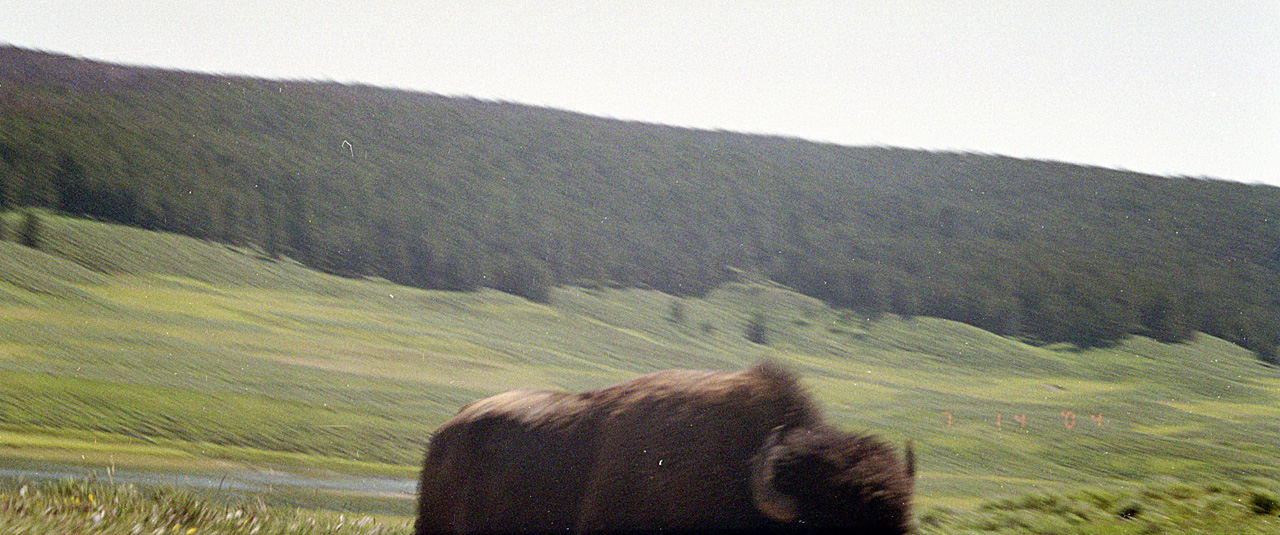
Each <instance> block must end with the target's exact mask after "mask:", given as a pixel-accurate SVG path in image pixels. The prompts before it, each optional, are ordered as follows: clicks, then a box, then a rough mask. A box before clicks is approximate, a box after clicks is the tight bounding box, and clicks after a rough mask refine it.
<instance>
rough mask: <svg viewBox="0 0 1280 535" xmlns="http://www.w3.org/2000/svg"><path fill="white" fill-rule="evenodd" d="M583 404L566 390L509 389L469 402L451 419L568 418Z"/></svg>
mask: <svg viewBox="0 0 1280 535" xmlns="http://www.w3.org/2000/svg"><path fill="white" fill-rule="evenodd" d="M582 405H583V404H582V402H581V399H580V396H579V395H577V394H570V393H568V392H555V391H549V390H528V389H522V390H512V391H510V392H503V393H501V394H497V395H494V396H490V397H487V398H484V399H481V400H478V401H473V402H471V403H468V404H467V405H466V406H464V407H463V408H462V410H460V411H458V414H457V415H456V416H454V417H453V420H455V421H477V420H486V419H504V420H510V421H516V422H522V423H540V422H544V421H546V420H548V419H553V418H571V417H573V416H574V415H576V414H577V413H578V412H580V411H581V410H582V408H583V406H582Z"/></svg>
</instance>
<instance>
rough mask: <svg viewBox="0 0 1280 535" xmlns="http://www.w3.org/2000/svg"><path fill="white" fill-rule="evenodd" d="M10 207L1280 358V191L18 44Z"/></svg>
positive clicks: (483, 271)
mask: <svg viewBox="0 0 1280 535" xmlns="http://www.w3.org/2000/svg"><path fill="white" fill-rule="evenodd" d="M0 199H2V200H3V203H4V204H6V205H9V206H42V207H47V208H53V209H57V210H62V211H66V212H72V213H80V214H88V215H92V216H95V217H99V218H104V219H109V220H113V221H119V222H123V223H127V224H130V225H135V226H140V227H144V228H155V229H163V230H169V231H174V232H180V233H183V234H187V235H190V236H195V237H199V238H205V239H214V240H219V241H224V242H227V243H231V244H235V245H243V246H252V247H255V248H257V249H258V250H260V251H262V252H263V253H264V254H266V255H267V256H273V257H274V256H277V255H279V254H281V253H283V254H287V255H289V256H291V257H293V258H297V259H298V260H299V261H301V262H302V263H304V264H306V265H309V266H313V267H318V268H320V269H324V270H327V271H330V272H333V273H340V274H347V275H359V274H369V275H376V276H379V277H383V278H386V279H389V280H392V281H395V282H398V283H401V284H408V285H413V286H418V287H426V288H444V289H467V288H476V287H482V286H483V287H490V288H497V289H502V290H505V291H509V292H515V293H518V294H520V295H524V296H528V297H532V298H535V299H546V298H547V297H548V289H549V288H550V287H552V286H555V285H558V284H564V283H583V282H585V281H595V282H608V283H617V284H621V285H623V286H631V287H636V286H639V287H653V288H657V289H660V290H663V291H666V292H671V293H677V294H686V295H700V294H702V293H703V292H705V291H707V290H709V289H711V288H714V287H715V286H716V285H718V284H720V283H722V282H724V281H726V280H729V279H730V278H731V277H730V275H729V274H728V273H727V272H726V270H725V269H724V268H725V266H734V267H737V268H741V269H746V270H748V271H755V272H759V273H762V274H764V275H766V276H768V277H770V278H772V279H774V280H779V281H782V282H784V283H786V284H788V285H790V286H791V287H793V288H796V289H797V290H799V291H801V292H803V293H805V294H807V295H810V296H814V297H818V298H820V299H823V300H824V301H827V302H829V303H833V304H837V305H840V306H850V307H858V308H861V309H864V310H867V311H869V312H871V313H880V312H891V313H895V314H900V315H930V316H936V317H943V318H948V319H952V320H956V321H962V322H965V323H968V324H971V325H975V326H979V327H982V328H984V329H986V330H989V331H993V332H997V333H1001V334H1023V335H1027V336H1029V337H1032V338H1035V339H1038V340H1042V341H1046V342H1058V341H1066V342H1070V343H1073V344H1076V345H1079V346H1082V347H1094V346H1107V345H1109V344H1112V343H1115V342H1116V341H1117V340H1120V339H1123V338H1124V337H1126V336H1128V335H1131V334H1142V335H1146V336H1151V337H1155V338H1157V339H1160V340H1164V341H1186V340H1188V339H1190V338H1191V336H1192V334H1193V332H1195V331H1200V332H1205V333H1209V334H1211V335H1213V336H1217V337H1221V338H1225V339H1228V340H1230V341H1232V342H1234V343H1237V344H1241V345H1243V346H1245V347H1247V348H1250V349H1252V350H1254V351H1255V352H1256V353H1257V354H1258V356H1260V357H1262V358H1264V359H1269V360H1274V359H1275V348H1276V346H1277V343H1280V334H1278V333H1277V328H1276V326H1277V325H1280V274H1278V273H1280V249H1278V248H1277V247H1276V243H1280V189H1276V188H1269V187H1257V186H1246V185H1241V184H1230V183H1225V182H1218V181H1211V180H1191V179H1171V178H1162V177H1155V176H1149V175H1142V174H1137V173H1130V172H1124V171H1117V170H1109V169H1101V168H1095V167H1083V166H1077V165H1070V164H1065V163H1058V162H1044V161H1028V160H1017V159H1012V158H1004V157H998V156H989V155H979V154H948V153H930V152H923V151H912V150H902V149H889V148H867V147H842V146H835V145H825V144H817V143H810V142H806V141H802V140H796V139H785V138H776V137H761V136H748V135H740V134H732V133H727V132H707V131H697V130H688V129H679V128H671V127H664V126H658V125H649V124H640V123H628V122H621V121H615V120H608V119H602V118H597V117H589V116H584V115H580V114H574V113H568V112H563V111H558V110H551V109H544V108H535V107H529V106H521V105H517V104H510V103H498V102H484V101H477V100H471V99H460V98H447V97H442V96H438V95H431V94H422V93H410V92H405V91H394V90H386V89H379V88H373V87H364V86H343V85H338V84H332V83H317V82H298V81H280V80H263V79H253V78H245V77H234V76H212V75H204V74H195V73H186V72H174V71H164V70H156V69H145V68H137V67H128V66H121V65H112V64H107V63H99V62H93V61H87V60H81V59H74V58H69V57H65V56H57V55H52V54H44V53H39V52H33V51H28V50H21V49H16V48H12V47H7V48H0Z"/></svg>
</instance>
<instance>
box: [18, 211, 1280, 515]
mask: <svg viewBox="0 0 1280 535" xmlns="http://www.w3.org/2000/svg"><path fill="white" fill-rule="evenodd" d="M6 217H7V224H6V225H5V227H6V228H8V229H10V235H9V236H8V240H7V241H0V467H4V466H5V463H18V462H19V461H21V462H22V463H31V462H50V463H60V464H74V465H83V466H91V467H105V466H110V467H135V468H138V467H141V468H146V469H150V470H167V471H174V472H183V471H211V472H215V473H216V472H217V471H219V470H226V471H234V470H262V469H268V468H270V469H282V470H288V469H291V470H311V471H323V472H325V473H331V474H346V475H352V476H369V475H373V476H377V477H387V478H398V479H404V480H411V479H413V478H414V477H415V474H416V471H417V466H416V464H417V463H418V462H419V460H420V458H421V455H422V451H423V443H424V440H425V439H426V438H427V436H428V435H429V433H430V432H431V430H433V429H434V428H435V427H436V426H437V425H438V424H439V423H441V422H442V421H444V420H445V419H446V418H448V417H449V416H450V415H452V414H453V412H454V411H456V410H457V408H458V407H459V406H461V405H462V404H464V403H466V402H468V401H471V400H474V399H477V398H479V397H483V396H486V395H489V394H493V393H496V392H500V391H504V390H508V389H511V388H518V387H532V388H558V389H571V390H576V389H584V388H595V387H600V386H604V385H607V384H610V383H613V382H615V381H618V380H622V379H626V378H630V377H633V376H635V375H637V374H640V373H645V372H649V371H654V370H659V369H665V368H671V367H690V368H721V369H728V368H736V367H741V366H744V365H748V364H750V363H752V362H756V361H758V360H761V359H766V358H767V359H774V360H777V361H779V362H782V363H784V364H786V365H788V366H791V367H793V368H794V369H796V370H797V371H799V372H800V373H801V374H802V375H803V377H804V382H805V384H806V386H807V387H808V388H809V389H810V390H811V392H812V393H813V394H814V395H815V396H816V397H817V398H818V399H819V400H820V402H821V404H822V406H823V407H824V409H825V411H826V413H827V416H828V417H829V418H830V419H831V420H833V421H834V422H836V423H837V424H838V425H839V426H841V427H843V428H846V429H850V430H870V431H872V432H876V433H879V434H881V435H883V436H885V437H886V438H888V439H890V440H892V441H895V442H898V443H904V442H905V441H906V440H908V439H910V440H911V441H912V442H913V444H914V447H915V451H916V454H917V458H918V466H919V470H920V476H919V480H918V491H919V492H918V496H919V497H918V503H919V504H920V510H919V514H918V516H920V520H921V527H922V530H924V531H926V532H930V533H962V532H999V531H1002V530H1004V531H1007V532H1010V533H1025V532H1037V531H1036V530H1040V529H1041V528H1043V529H1044V531H1040V532H1045V533H1059V532H1062V533H1071V532H1074V531H1070V530H1069V529H1084V528H1080V527H1079V526H1081V525H1084V526H1092V527H1093V528H1097V529H1092V528H1089V529H1084V531H1081V532H1089V533H1139V532H1151V533H1155V532H1163V533H1177V532H1188V533H1191V532H1197V533H1198V532H1209V533H1216V532H1219V531H1215V530H1217V529H1223V530H1224V531H1221V532H1222V533H1228V532H1230V533H1239V532H1246V533H1247V532H1248V531H1229V530H1225V528H1219V527H1216V526H1218V524H1210V523H1202V524H1195V525H1192V524H1184V523H1181V522H1182V521H1181V519H1184V518H1185V519H1187V520H1188V521H1190V520H1191V519H1195V520H1196V521H1203V522H1209V521H1210V520H1207V519H1216V520H1213V521H1214V522H1219V521H1220V524H1221V525H1222V526H1236V527H1239V526H1245V527H1248V528H1249V529H1252V527H1253V526H1255V525H1256V526H1257V528H1258V530H1259V531H1256V532H1257V533H1264V532H1276V531H1266V530H1265V529H1263V528H1264V527H1267V526H1280V517H1278V516H1277V515H1280V510H1274V509H1271V508H1270V507H1269V506H1267V505H1266V503H1268V500H1270V499H1273V498H1274V497H1275V496H1276V495H1277V494H1276V493H1277V491H1276V489H1275V488H1274V487H1273V486H1268V485H1266V484H1264V483H1259V481H1262V482H1265V481H1268V480H1270V481H1275V480H1277V479H1280V468H1277V467H1280V371H1278V370H1276V369H1274V368H1268V367H1265V366H1263V365H1261V364H1260V363H1258V362H1257V361H1256V360H1255V359H1254V358H1253V357H1252V356H1251V354H1250V353H1249V352H1248V351H1245V350H1243V349H1241V348H1239V347H1237V346H1234V345H1231V344H1228V343H1226V342H1223V341H1221V340H1218V339H1215V338H1212V337H1208V336H1203V335H1201V336H1199V337H1198V338H1197V339H1196V340H1195V341H1194V342H1193V343H1191V344H1184V345H1166V344H1161V343H1158V342H1155V341H1153V340H1149V339H1145V338H1134V339H1132V340H1129V341H1127V342H1124V343H1122V344H1121V345H1119V346H1116V347H1113V348H1108V349H1098V350H1089V351H1077V350H1074V349H1073V348H1070V347H1060V346H1045V347H1035V346H1031V345H1027V344H1025V343H1023V342H1021V341H1019V340H1015V339H1011V338H1007V337H1001V336H996V335H994V334H991V333H988V332H985V331H981V330H979V329H976V328H973V327H969V326H966V325H963V324H960V323H955V322H950V321H944V320H938V319H933V318H923V317H920V318H911V319H904V318H900V317H896V316H886V317H883V318H875V319H871V318H866V317H864V316H862V315H859V314H857V313H855V312H853V311H848V310H836V309H832V308H829V307H827V306H826V305H824V304H822V303H821V302H818V301H816V300H813V299H810V298H807V297H804V296H800V295H798V294H795V293H793V292H790V291H787V290H786V289H785V288H782V287H778V286H773V285H768V284H748V283H740V284H729V285H725V286H723V287H721V288H719V289H716V290H714V291H713V292H711V293H710V294H708V295H706V296H705V297H703V298H677V297H673V296H670V295H666V294H662V293H659V292H656V291H647V290H638V289H626V290H618V289H608V288H560V289H555V290H553V292H552V294H551V300H550V302H549V303H547V304H538V303H533V302H529V301H526V300H524V299H522V298H519V297H515V296H511V295H507V294H503V293H500V292H496V291H492V290H484V291H478V292H473V293H451V292H439V291H426V290H417V289H412V288H405V287H401V286H396V285H393V284H390V283H388V282H386V281H380V280H351V279H343V278H338V277H333V276H328V275H323V274H319V273H317V272H314V271H310V270H307V269H305V268H302V267H301V266H299V265H297V264H295V263H292V262H290V261H288V260H287V259H280V260H270V259H266V258H263V257H262V255H261V254H259V253H258V252H256V251H253V250H249V249H240V248H235V247H229V246H225V245H221V244H213V243H208V242H201V241H198V240H192V239H189V238H184V237H179V236H175V235H169V234H162V233H155V232H147V231H142V230H136V229H129V228H122V227H119V226H113V225H108V224H105V223H98V222H92V221H83V220H75V219H69V218H62V217H56V216H53V215H48V214H45V215H44V216H43V217H42V218H41V220H42V222H43V228H42V232H41V233H40V240H39V241H40V243H39V248H38V250H36V249H32V248H28V247H23V246H21V245H19V244H17V243H14V239H13V236H12V234H13V232H12V230H13V229H14V228H16V226H17V224H18V221H19V219H20V218H19V217H18V214H7V216H6ZM677 303H678V304H677ZM676 309H679V310H680V312H681V313H680V314H675V313H674V311H675V310H676ZM757 313H762V314H764V315H765V317H766V318H767V337H768V342H769V343H768V344H767V345H757V344H753V343H751V342H749V341H747V340H746V339H745V337H744V336H743V333H744V328H745V326H746V324H747V322H748V321H749V319H750V318H751V317H752V316H753V315H754V314H757ZM0 481H4V482H5V483H4V484H3V485H0V529H3V528H6V527H10V528H13V527H14V526H25V527H23V528H22V529H29V530H31V531H29V532H31V533H43V532H58V531H59V530H61V529H64V528H59V527H57V526H60V524H59V525H48V526H44V525H42V524H38V523H30V522H35V521H34V520H30V518H33V517H30V516H29V515H28V516H23V517H21V518H24V519H27V520H15V519H17V518H19V517H18V516H16V514H17V513H15V511H16V510H18V509H23V510H26V511H30V510H31V508H38V507H44V508H50V507H52V508H55V509H56V508H57V507H63V506H62V505H57V504H64V503H69V502H67V500H71V499H72V498H73V497H74V498H76V499H79V500H80V505H77V507H80V508H79V509H75V508H72V510H74V511H77V514H80V513H84V514H81V515H80V516H78V517H76V518H78V520H76V521H77V522H89V521H91V520H92V517H93V515H94V514H95V512H96V511H98V509H95V508H94V507H88V508H85V507H83V506H82V505H83V503H84V502H85V498H84V497H83V496H80V495H78V494H76V493H77V492H80V493H82V494H87V493H88V492H90V491H91V490H92V491H93V492H95V500H97V501H101V499H102V498H101V497H102V496H104V495H110V496H112V499H117V500H119V501H123V502H130V501H141V502H142V504H141V505H137V504H135V506H134V507H137V508H138V511H141V510H142V509H146V510H147V511H151V509H147V508H148V507H151V508H155V507H160V506H159V505H155V504H158V503H162V502H164V500H170V501H172V500H173V499H183V500H188V501H191V500H195V501H200V503H201V504H202V505H201V507H202V508H203V509H199V510H202V511H203V510H206V509H207V510H208V511H210V512H209V513H208V515H206V516H207V518H206V516H199V515H198V516H199V518H201V519H204V520H202V522H205V523H204V524H192V525H191V528H197V530H199V528H201V527H207V528H208V529H206V530H205V531H204V532H229V533H235V532H239V531H236V530H237V529H240V528H235V527H227V526H232V525H233V524H234V523H233V524H217V525H218V526H223V527H216V529H215V523H214V521H213V520H210V519H215V517H216V518H224V517H228V516H227V515H230V516H234V515H235V511H237V510H240V511H242V512H241V517H240V518H245V516H244V515H246V514H249V513H248V512H246V511H249V509H251V508H252V507H256V506H255V505H253V502H252V501H250V502H246V503H249V504H250V505H244V504H239V505H237V503H238V502H234V500H232V501H225V502H224V501H220V498H219V497H218V496H204V495H199V494H196V495H192V496H195V497H191V496H188V495H187V494H185V493H184V492H183V491H174V490H171V489H170V490H161V491H151V490H145V489H142V490H140V489H137V488H134V487H131V486H120V485H117V484H113V483H112V482H105V481H95V482H62V483H58V484H43V483H37V482H28V481H23V480H20V479H9V480H3V479H0ZM21 488H27V489H28V491H27V494H26V495H23V496H19V490H20V489H21ZM68 489H71V490H68ZM76 489H80V490H76ZM94 489H96V490H94ZM1188 489H1190V490H1188ZM104 493H105V494H104ZM1089 493H1095V494H1098V496H1103V497H1102V498H1099V497H1097V496H1093V494H1089ZM36 495H39V496H41V498H40V499H39V500H36V499H35V498H34V496H36ZM174 496H179V498H173V497H174ZM1179 496H1185V498H1179ZM276 498H279V497H278V496H275V495H274V494H273V493H271V492H267V493H264V495H263V496H261V497H260V498H243V499H251V500H252V499H260V500H262V501H263V504H264V505H263V507H266V508H268V509H270V508H271V507H272V506H273V505H274V504H278V503H284V504H290V503H296V502H290V501H288V500H282V501H275V502H273V500H274V499H276ZM364 498H370V497H354V498H353V497H352V496H344V497H340V498H333V499H331V500H328V501H325V500H320V501H319V502H314V503H310V504H309V505H308V506H307V507H309V508H312V509H314V508H320V509H344V510H343V511H334V512H333V513H332V516H330V513H329V512H325V511H318V512H312V513H305V514H312V515H318V516H312V517H309V518H312V519H315V518H320V519H321V520H318V522H320V523H321V524H324V525H328V526H330V527H329V528H324V529H321V528H315V529H317V531H313V532H315V533H331V532H332V533H338V532H342V533H345V532H346V531H334V529H333V528H332V526H336V525H337V523H338V522H339V520H337V519H338V518H339V517H338V516H337V515H345V516H343V517H341V518H342V519H343V520H342V522H343V526H344V527H343V528H342V529H354V528H352V527H351V526H352V524H351V523H350V522H348V521H347V520H349V519H351V518H357V521H358V518H373V517H359V516H358V515H362V514H364V513H365V512H367V511H368V509H364V508H363V507H364V506H363V505H362V504H365V503H367V502H365V501H361V500H362V499H364ZM234 499H237V500H238V499H242V498H239V497H237V498H234ZM377 499H380V500H382V502H380V503H382V505H383V506H386V504H388V503H390V504H391V505H389V506H388V507H389V508H390V510H391V511H393V512H396V511H398V512H400V513H401V514H408V513H409V511H410V510H411V499H412V498H411V496H409V495H408V494H407V493H406V494H403V495H399V496H390V497H388V496H382V497H378V498H377ZM201 500H204V501H201ZM164 503H167V502H164ZM15 504H16V505H15ZM147 504H150V505H147ZM352 504H355V505H352ZM1064 504H1065V505H1064ZM1162 504H1163V505H1162ZM1232 504H1235V505H1232ZM1257 504H1261V505H1257ZM1130 506H1133V507H1137V509H1136V510H1134V511H1130V512H1132V513H1133V514H1131V515H1128V516H1125V515H1122V514H1121V512H1122V510H1126V511H1127V510H1128V509H1126V508H1127V507H1130ZM68 507H69V506H68ZM280 507H285V506H280ZM1215 508H1216V509H1215ZM268 509H264V510H263V511H267V510H268ZM58 510H61V509H58ZM270 510H271V511H272V514H275V515H276V517H279V518H281V519H282V520H280V521H281V522H283V524H281V525H282V526H284V527H283V528H279V529H281V530H283V529H285V528H288V526H290V525H291V523H292V522H294V520H291V519H295V518H296V515H297V514H304V513H296V512H287V511H295V510H294V509H270ZM307 510H308V511H309V510H310V509H307ZM255 511H256V510H255ZM298 511H301V510H298ZM1082 511H1083V512H1082ZM1206 511H1218V512H1214V513H1213V514H1212V515H1210V514H1209V513H1207V512H1206ZM1237 513H1238V514H1237ZM108 514H110V513H108ZM120 514H121V515H124V516H127V517H128V518H132V519H133V520H132V521H126V522H123V523H120V524H119V526H121V527H120V528H119V529H120V530H121V531H117V530H116V528H111V527H110V526H115V525H116V524H109V523H107V522H106V521H102V520H100V521H99V523H97V524H92V526H94V529H99V528H101V529H100V531H98V532H101V533H129V532H130V531H129V530H132V529H133V527H134V526H136V525H143V526H144V527H145V531H146V532H151V530H152V529H153V528H152V527H150V526H151V524H147V523H146V522H143V521H142V520H141V518H142V517H138V516H136V515H142V514H143V513H140V512H138V513H136V515H135V513H128V512H122V513H120ZM146 514H150V513H146ZM157 514H159V513H157ZM263 514H267V513H265V512H264V513H263ZM305 514H304V516H305ZM129 515H134V516H129ZM288 515H295V516H288ZM352 515H357V516H352ZM1046 515H1047V516H1046ZM1073 515H1074V516H1073ZM1215 515H1216V516H1215ZM1233 515H1235V516H1233ZM286 516H287V517H288V519H289V520H286V519H285V517H286ZM1042 517H1043V518H1042ZM228 518H229V517H228ZM273 518H275V517H273ZM1028 519H1030V520H1028ZM1090 519H1095V520H1096V522H1098V523H1091V522H1095V520H1090ZM1161 519H1164V520H1161ZM329 520H333V522H329ZM5 522H10V524H5ZM15 522H17V523H15ZM22 522H28V523H22ZM218 522H221V520H218ZM302 522H306V520H305V518H304V520H302ZM325 522H329V523H328V524H325ZM397 522H399V523H397ZM1019 522H1021V524H1019ZM1263 522H1269V524H1263ZM124 524H128V526H125V525H124ZM1023 524H1026V525H1031V526H1032V527H1030V528H1028V527H1026V525H1023ZM1166 524H1167V525H1166ZM175 525H178V524H174V523H170V524H166V525H165V526H159V525H158V524H157V526H156V527H163V528H165V529H170V528H172V526H175ZM181 525H182V526H187V525H188V524H181ZM42 526H43V527H42ZM272 526H275V524H272ZM1018 526H1022V528H1019V527H1018ZM1055 526H1056V527H1055ZM1062 526H1066V527H1065V528H1062ZM1104 526H1105V527H1104ZM1144 526H1145V527H1144ZM1151 526H1155V527H1151ZM241 527H243V526H241ZM1058 528H1062V529H1058ZM1139 528H1141V529H1146V530H1147V531H1141V530H1140V529H1139ZM176 529H179V531H181V529H182V528H176ZM188 529H190V528H188ZM261 529H264V530H265V529H267V528H265V527H264V528H261ZM271 529H276V528H271ZM308 529H311V528H308ZM361 529H363V530H364V531H352V532H353V533H354V532H359V533H373V532H381V533H392V532H397V531H395V530H404V529H407V528H405V525H404V519H403V518H401V519H399V520H395V519H392V520H387V521H385V522H384V521H383V520H381V519H375V520H369V521H367V522H366V523H365V525H364V526H362V527H361ZM1178 529H1184V531H1178ZM1275 529H1277V530H1280V527H1277V528H1275ZM326 530H327V531H326ZM1055 530H1057V531H1055ZM1152 530H1154V531H1152ZM1161 530H1164V531H1161ZM1196 530H1199V531H1196ZM9 531H11V532H20V531H18V530H17V528H14V529H9ZM181 532H185V531H181ZM263 532H264V533H268V532H271V531H269V530H268V531H263Z"/></svg>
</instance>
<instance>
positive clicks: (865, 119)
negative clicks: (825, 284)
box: [0, 0, 1280, 186]
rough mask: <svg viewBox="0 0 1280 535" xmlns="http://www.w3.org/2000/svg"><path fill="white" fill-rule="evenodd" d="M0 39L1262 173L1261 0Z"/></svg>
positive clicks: (81, 51)
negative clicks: (1248, 0)
mask: <svg viewBox="0 0 1280 535" xmlns="http://www.w3.org/2000/svg"><path fill="white" fill-rule="evenodd" d="M0 13H3V17H2V18H0V43H8V44H13V45H17V46H21V47H27V48H37V49H41V50H46V51H50V52H59V53H65V54H71V55H76V56H83V57H88V58H92V59H100V60H107V61H114V62H122V63H129V64H135V65H151V66H159V67H167V68H178V69H186V70H196V71H204V72H215V73H227V74H244V75H251V76H261V77H268V78H288V79H311V80H335V81H339V82H358V83H365V84H371V85H378V86H388V87H397V88H404V89H413V90H421V91H429V92H435V93H442V94H446V95H465V96H474V97H479V98H485V99H500V100H507V101H513V102H520V103H527V104H535V105H542V106H551V107H555V108H562V109H569V110H574V111H580V112H585V113H590V114H595V115H602V116H607V117H615V118H620V119H634V120H642V121H649V122H657V123H664V124H671V125H677V126H692V127H699V128H715V129H724V130H733V131H740V132H752V133H766V134H781V135H787V136H795V137H801V138H806V139H812V140H816V141H830V142H836V143H840V144H846V145H891V146H900V147H909V148H926V149H941V150H959V151H973V152H984V153H995V154H1004V155H1010V156H1017V157H1030V158H1042V159H1052V160H1062V161H1068V162H1073V163H1082V164H1093V165H1101V166H1106V167H1118V168H1123V169H1129V170H1134V171H1142V172H1148V173H1155V174H1162V175H1187V176H1208V177H1213V178H1221V179H1228V180H1237V181H1243V182H1251V183H1268V184H1272V185H1277V186H1280V1H1275V0H1271V1H1254V2H1243V1H1240V2H1237V1H1219V0H1214V1H1192V2H1174V1H1142V2H1138V1H1135V2H1128V1H1119V2H1117V1H1102V2H1070V1H1049V0H1046V1H1034V2H923V1H885V2H873V1H867V2H858V1H844V2H837V1H828V2H817V1H787V2H754V1H731V2H710V1H706V2H704V1H696V0H677V1H670V2H649V1H643V0H627V1H617V2H550V1H544V2H489V1H460V2H435V1H429V0H424V1H405V2H387V1H376V0H371V1H361V0H347V1H343V2H337V1H311V2H303V1H294V0H288V1H275V0H252V1H244V0H218V1H204V0H195V1H193V0H180V1H178V0H160V1H130V0H113V1H96V0H90V1H62V0H55V1H48V0H37V1H34V2H33V1H31V0H23V1H14V0H0Z"/></svg>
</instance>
